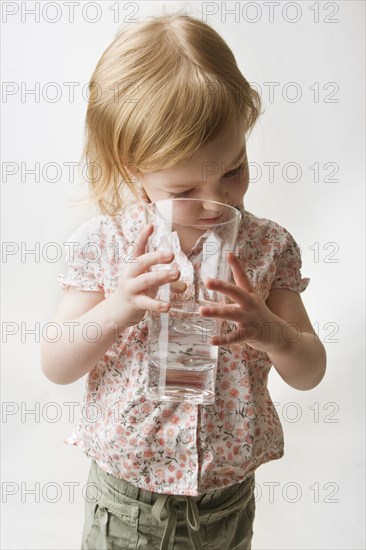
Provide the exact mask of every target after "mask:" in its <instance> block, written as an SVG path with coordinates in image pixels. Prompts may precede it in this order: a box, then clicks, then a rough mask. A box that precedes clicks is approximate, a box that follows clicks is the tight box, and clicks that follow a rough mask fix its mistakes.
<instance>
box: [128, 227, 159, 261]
mask: <svg viewBox="0 0 366 550" xmlns="http://www.w3.org/2000/svg"><path fill="white" fill-rule="evenodd" d="M153 231H154V226H153V224H152V223H149V224H148V225H146V226H145V227H143V228H142V229H141V230H140V231H139V234H138V235H137V238H136V241H135V243H133V244H134V245H135V250H134V255H133V258H136V256H141V255H142V254H144V253H145V250H146V245H147V241H148V238H149V237H150V235H151V234H152V232H153Z"/></svg>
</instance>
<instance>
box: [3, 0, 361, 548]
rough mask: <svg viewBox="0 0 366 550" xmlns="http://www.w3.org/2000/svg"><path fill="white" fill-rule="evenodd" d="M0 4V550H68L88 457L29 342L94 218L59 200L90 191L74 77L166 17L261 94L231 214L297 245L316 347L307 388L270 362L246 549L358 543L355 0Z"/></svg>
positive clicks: (85, 76) (76, 398) (82, 79)
mask: <svg viewBox="0 0 366 550" xmlns="http://www.w3.org/2000/svg"><path fill="white" fill-rule="evenodd" d="M1 4H2V6H1V7H2V29H1V30H2V46H3V48H2V50H3V53H2V74H1V77H2V86H3V89H2V92H3V96H2V104H1V109H2V212H1V213H2V222H1V223H2V241H3V243H2V244H3V256H2V258H3V259H2V275H3V286H2V290H3V292H2V298H3V307H2V375H1V389H2V422H1V432H2V434H1V435H2V440H1V452H2V469H1V474H2V479H1V482H2V485H1V487H2V535H1V536H2V542H1V545H2V548H4V549H20V548H26V549H43V548H44V549H46V548H47V549H56V548H57V549H61V548H62V549H77V548H79V547H80V540H81V532H82V527H83V521H84V495H85V483H86V481H87V476H88V472H89V467H90V459H89V458H87V457H86V456H85V455H84V454H83V453H82V452H81V451H80V450H79V449H78V448H76V447H71V446H69V445H66V444H65V443H63V438H64V437H67V436H68V435H70V433H71V431H72V428H73V426H74V425H76V424H77V421H78V416H79V414H80V405H81V402H82V396H83V391H84V384H85V378H82V379H80V380H78V381H77V382H76V383H74V384H71V385H67V386H58V385H55V384H53V383H51V382H50V381H49V380H48V379H47V378H46V377H45V376H44V375H43V373H42V371H41V367H40V335H41V333H42V329H43V327H44V326H45V325H46V324H47V323H48V322H49V321H50V320H51V319H52V317H53V315H54V313H55V311H56V309H57V306H58V304H59V302H60V300H61V298H62V293H63V291H62V289H61V287H60V286H59V284H58V282H57V281H56V277H57V275H58V274H59V273H66V266H65V262H64V250H63V243H64V242H65V241H66V240H67V239H68V238H69V236H70V235H71V233H72V232H73V231H74V229H76V227H77V226H78V225H79V224H80V223H81V222H82V221H84V220H86V219H89V218H91V217H93V216H94V215H95V213H94V212H93V211H91V210H88V209H85V208H75V207H70V200H72V199H76V198H78V197H80V196H82V195H83V194H84V193H85V191H86V188H87V187H86V184H85V183H82V178H81V177H79V174H78V171H77V169H75V170H74V171H73V170H72V169H71V167H72V166H76V164H77V163H78V162H79V159H80V155H81V150H82V145H83V139H84V117H85V112H86V107H87V102H86V97H87V96H86V92H85V90H86V88H85V87H86V85H87V83H88V81H89V79H90V77H91V74H92V71H93V70H94V67H95V65H96V63H97V62H98V60H99V58H100V56H101V55H102V53H103V52H104V50H105V48H106V47H107V46H108V45H109V44H110V42H111V41H112V40H113V39H114V36H115V33H116V32H117V30H118V29H119V28H120V26H121V25H122V24H123V23H128V24H132V25H133V24H134V20H135V21H138V20H142V19H143V18H144V17H145V16H147V15H151V14H152V15H159V14H161V13H163V10H164V9H167V10H168V12H173V11H175V10H176V9H183V10H185V13H188V14H192V15H194V16H196V17H198V18H200V19H202V20H204V21H206V22H207V23H209V24H210V25H212V26H213V27H214V28H215V29H216V30H217V31H218V32H219V33H220V34H221V35H222V36H223V38H224V39H225V40H226V41H227V43H228V45H229V46H230V47H231V49H232V50H233V52H234V54H235V56H236V59H237V62H238V65H239V67H240V69H241V71H242V72H243V74H244V75H245V77H246V78H247V79H248V80H249V81H250V82H252V83H253V85H255V86H257V89H260V90H261V94H262V99H263V105H264V108H265V112H264V114H263V115H262V117H261V119H260V121H259V122H258V124H257V126H256V128H255V130H254V131H253V133H252V135H251V137H250V139H249V142H248V156H249V161H250V174H251V184H250V188H249V191H248V192H247V194H246V196H245V207H246V209H247V210H249V211H250V212H252V213H253V214H255V215H256V216H259V217H265V218H269V219H272V220H274V221H276V222H277V223H279V224H280V225H282V226H284V227H285V228H286V229H287V230H288V231H290V233H291V234H292V235H293V236H294V238H295V240H296V241H297V242H298V244H299V246H300V248H301V252H302V261H303V266H302V275H303V277H310V279H311V281H310V284H309V287H308V289H307V290H306V291H305V292H304V293H303V294H302V299H303V301H304V304H305V307H306V308H307V311H308V313H309V316H310V318H311V321H312V323H313V325H314V328H315V329H316V330H317V332H318V335H319V338H321V340H322V342H323V343H324V345H325V347H326V351H327V372H326V375H325V377H324V379H323V381H322V382H321V384H320V385H319V386H318V387H316V388H315V389H313V390H311V391H308V392H301V391H297V390H295V389H293V388H291V387H290V386H288V385H287V384H285V382H283V380H282V379H281V378H280V376H279V375H278V374H277V372H276V370H275V369H274V368H272V369H271V374H270V379H269V391H270V394H271V397H272V400H273V401H274V402H275V404H276V408H277V411H278V413H279V416H280V419H281V422H282V425H283V428H284V432H285V456H284V457H283V458H282V459H281V460H275V461H271V462H269V463H267V464H265V465H263V466H261V467H260V468H259V469H258V470H257V471H256V484H257V485H256V501H257V511H256V518H255V524H254V538H253V549H255V550H264V549H266V550H267V549H271V550H275V549H276V550H280V549H281V550H283V549H292V550H294V549H317V550H319V549H329V550H330V549H332V550H335V549H348V550H349V549H362V548H365V538H364V517H365V507H364V484H365V477H364V459H365V453H364V443H365V440H364V428H365V426H364V418H365V384H364V383H365V377H364V331H365V326H364V284H363V283H364V245H365V243H364V232H365V227H364V185H365V181H364V178H365V173H364V161H365V122H364V121H365V110H364V107H365V69H364V67H365V53H364V52H365V48H364V47H365V41H364V38H365V4H364V2H362V1H338V2H304V1H302V2H203V3H201V2H190V3H186V2H166V3H165V4H164V3H162V2H124V3H123V2H99V3H97V2H82V1H81V2H75V3H73V6H72V7H73V9H74V15H73V18H71V7H70V3H66V2H48V3H45V2H2V3H1ZM37 4H38V7H37ZM32 12H33V14H32ZM37 12H38V13H39V16H38V14H37ZM70 83H74V84H72V85H71V84H70ZM72 89H73V90H74V95H72V94H71V90H72ZM32 90H33V93H32ZM83 91H84V95H83ZM73 163H74V164H73ZM32 170H33V172H32ZM32 251H33V252H32Z"/></svg>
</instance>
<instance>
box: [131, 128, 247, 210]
mask: <svg viewBox="0 0 366 550" xmlns="http://www.w3.org/2000/svg"><path fill="white" fill-rule="evenodd" d="M135 175H136V176H137V177H138V179H139V181H140V183H141V185H142V187H143V189H144V191H145V193H146V194H147V197H148V198H149V199H150V201H151V202H155V201H158V200H163V199H169V198H192V199H201V200H202V202H198V203H197V204H200V212H195V213H194V217H195V218H196V219H208V218H215V216H217V213H218V211H220V210H222V207H221V206H220V205H213V204H212V203H209V202H207V203H206V202H205V201H216V202H219V203H224V204H228V205H230V206H242V205H243V197H244V195H245V193H246V191H247V189H248V185H249V170H248V160H247V155H246V143H245V136H244V134H243V131H242V126H241V124H239V123H237V122H235V123H233V124H231V125H228V126H227V128H226V129H225V130H223V131H222V132H221V133H220V134H219V135H218V136H217V138H216V139H214V140H212V141H211V142H209V143H207V144H206V145H204V146H203V147H201V148H200V149H199V150H198V151H197V153H196V155H195V156H194V158H193V159H191V160H190V161H189V162H186V163H182V164H181V165H180V166H179V167H178V168H177V167H175V168H173V169H168V170H161V171H159V172H153V173H146V174H141V173H138V174H135ZM192 214H193V212H192Z"/></svg>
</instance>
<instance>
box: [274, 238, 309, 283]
mask: <svg viewBox="0 0 366 550" xmlns="http://www.w3.org/2000/svg"><path fill="white" fill-rule="evenodd" d="M280 250H281V252H280V254H279V258H278V263H277V268H276V272H275V276H274V279H273V281H272V285H271V289H272V288H288V289H290V290H294V291H295V292H304V290H306V289H307V287H308V285H309V283H310V278H309V277H302V275H301V267H302V260H301V252H300V248H299V246H298V244H297V243H296V241H295V239H294V238H293V236H292V235H291V234H290V233H289V232H288V231H287V230H286V229H284V228H282V235H281V245H280Z"/></svg>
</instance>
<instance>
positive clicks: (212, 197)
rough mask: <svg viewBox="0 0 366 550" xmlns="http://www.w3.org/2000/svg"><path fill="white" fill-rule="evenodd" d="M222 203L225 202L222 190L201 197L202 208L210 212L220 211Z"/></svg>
mask: <svg viewBox="0 0 366 550" xmlns="http://www.w3.org/2000/svg"><path fill="white" fill-rule="evenodd" d="M218 203H220V204H218ZM222 204H226V197H225V194H224V193H223V192H222V193H220V192H217V193H210V194H207V195H206V196H205V197H204V199H202V206H203V208H204V209H205V210H210V211H212V212H220V211H221V210H222Z"/></svg>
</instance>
